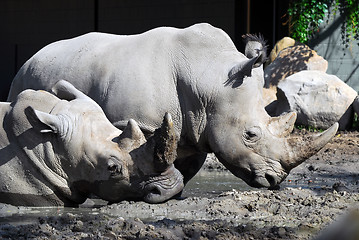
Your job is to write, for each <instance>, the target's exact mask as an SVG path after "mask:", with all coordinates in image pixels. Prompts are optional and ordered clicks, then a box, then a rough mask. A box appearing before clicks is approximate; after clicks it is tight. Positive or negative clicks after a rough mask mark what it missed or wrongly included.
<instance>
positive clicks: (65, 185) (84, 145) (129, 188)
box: [0, 81, 184, 206]
mask: <svg viewBox="0 0 359 240" xmlns="http://www.w3.org/2000/svg"><path fill="white" fill-rule="evenodd" d="M53 91H54V93H56V94H57V95H58V96H59V97H61V98H63V99H67V100H60V99H59V98H58V97H56V96H54V95H52V94H50V93H48V92H45V91H34V90H25V91H23V92H22V93H20V94H19V95H18V97H17V98H16V99H15V101H14V102H12V103H1V105H0V117H1V123H2V125H1V126H2V127H1V128H0V148H1V149H0V202H3V203H9V204H13V205H23V206H49V205H50V206H51V205H65V206H72V205H76V204H80V203H82V202H84V201H85V200H86V198H87V197H88V196H89V194H90V193H93V194H95V195H97V196H99V197H100V198H102V199H104V200H107V201H110V202H118V201H121V200H124V199H126V200H145V201H147V202H151V203H157V202H161V201H165V200H167V199H169V198H171V197H173V196H174V195H176V194H177V193H179V192H180V191H181V190H182V188H183V186H184V185H183V181H182V179H183V178H182V175H181V174H180V173H179V171H178V170H176V169H175V168H174V167H173V161H174V159H175V149H176V140H175V138H174V137H175V135H174V131H173V123H172V120H171V117H170V115H168V114H167V115H166V116H165V118H164V121H163V124H162V127H161V128H160V129H159V130H157V131H156V133H155V134H154V136H153V137H152V138H149V139H148V141H147V142H146V139H145V137H144V135H143V133H142V132H141V130H140V128H139V127H138V125H137V124H136V122H135V121H133V120H130V121H129V123H128V125H127V127H126V128H125V129H124V131H123V132H122V131H121V130H119V129H117V128H116V127H114V126H113V125H112V124H111V123H110V121H109V120H108V119H107V118H106V116H105V114H104V112H103V111H102V109H101V108H100V107H99V106H98V104H97V103H95V102H94V101H93V100H91V99H90V98H89V97H87V96H86V95H85V94H83V93H81V92H80V91H78V90H77V89H75V88H74V87H73V86H72V85H71V84H69V83H68V82H66V81H60V82H58V83H57V84H56V85H55V86H54V88H53Z"/></svg>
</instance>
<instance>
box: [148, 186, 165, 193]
mask: <svg viewBox="0 0 359 240" xmlns="http://www.w3.org/2000/svg"><path fill="white" fill-rule="evenodd" d="M148 193H150V194H153V195H161V194H162V193H161V191H160V190H159V189H158V187H157V186H153V187H152V188H151V189H149V191H148Z"/></svg>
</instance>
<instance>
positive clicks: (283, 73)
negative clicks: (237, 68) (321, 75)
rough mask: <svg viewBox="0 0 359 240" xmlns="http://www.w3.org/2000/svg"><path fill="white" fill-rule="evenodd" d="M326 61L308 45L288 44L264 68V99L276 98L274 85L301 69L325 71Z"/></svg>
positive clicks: (271, 100) (270, 100)
mask: <svg viewBox="0 0 359 240" xmlns="http://www.w3.org/2000/svg"><path fill="white" fill-rule="evenodd" d="M327 68H328V62H327V61H326V60H325V59H324V58H322V57H321V56H319V55H318V54H317V53H316V52H315V51H314V50H312V49H310V48H309V47H308V46H306V45H304V44H301V45H295V46H290V47H287V48H285V49H283V50H282V51H280V53H279V55H278V56H277V57H276V58H275V60H274V61H273V62H272V63H271V64H270V65H269V66H267V67H266V68H265V69H264V81H265V84H264V90H263V95H264V100H265V103H267V105H268V104H270V103H271V102H273V101H274V100H275V99H276V96H275V95H276V86H278V83H279V82H280V81H282V80H283V79H285V78H286V77H289V76H290V75H292V74H295V73H297V72H300V71H303V70H318V71H322V72H326V71H327Z"/></svg>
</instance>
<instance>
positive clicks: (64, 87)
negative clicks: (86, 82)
mask: <svg viewBox="0 0 359 240" xmlns="http://www.w3.org/2000/svg"><path fill="white" fill-rule="evenodd" d="M51 91H52V93H53V94H54V95H56V96H57V97H58V98H60V99H65V100H68V101H71V100H74V99H78V98H83V99H88V98H89V97H88V96H86V95H85V94H84V93H83V92H81V91H80V90H78V89H77V88H75V87H74V86H73V85H72V84H71V83H69V82H68V81H66V80H60V81H58V82H57V83H56V84H55V85H54V86H53V87H52V89H51Z"/></svg>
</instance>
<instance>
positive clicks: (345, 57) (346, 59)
mask: <svg viewBox="0 0 359 240" xmlns="http://www.w3.org/2000/svg"><path fill="white" fill-rule="evenodd" d="M344 24H345V21H344V18H343V16H340V14H338V13H336V14H333V11H331V13H330V14H329V16H327V18H326V19H325V21H324V22H323V24H321V27H320V31H319V32H318V34H316V35H315V36H314V37H313V38H312V39H311V41H309V43H308V45H309V46H310V47H311V48H313V49H314V50H316V51H317V53H318V54H319V55H320V56H322V57H323V58H324V59H326V60H327V61H328V70H327V73H329V74H333V75H336V76H337V77H339V78H340V79H341V80H342V81H344V82H345V83H347V84H348V85H349V86H351V87H352V88H354V89H355V90H356V91H359V40H355V39H352V41H351V42H348V43H347V44H348V46H345V45H346V43H344V42H343V39H342V37H341V35H342V27H343V25H344Z"/></svg>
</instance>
